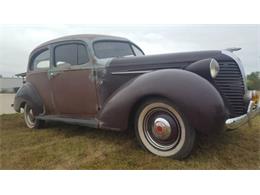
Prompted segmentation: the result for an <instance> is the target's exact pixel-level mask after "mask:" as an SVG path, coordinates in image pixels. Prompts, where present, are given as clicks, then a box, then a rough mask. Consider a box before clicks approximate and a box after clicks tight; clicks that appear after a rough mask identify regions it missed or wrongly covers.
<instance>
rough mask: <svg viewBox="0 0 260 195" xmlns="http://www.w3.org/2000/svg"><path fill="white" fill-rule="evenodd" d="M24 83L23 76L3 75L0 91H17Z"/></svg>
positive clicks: (0, 79) (0, 81) (0, 80)
mask: <svg viewBox="0 0 260 195" xmlns="http://www.w3.org/2000/svg"><path fill="white" fill-rule="evenodd" d="M22 85H23V79H22V78H15V77H9V78H8V77H2V78H0V93H13V92H16V91H17V90H18V89H19V88H20V87H21V86H22Z"/></svg>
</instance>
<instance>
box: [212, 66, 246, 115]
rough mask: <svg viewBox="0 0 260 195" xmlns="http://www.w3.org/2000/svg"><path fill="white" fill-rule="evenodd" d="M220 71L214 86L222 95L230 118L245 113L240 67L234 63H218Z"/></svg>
mask: <svg viewBox="0 0 260 195" xmlns="http://www.w3.org/2000/svg"><path fill="white" fill-rule="evenodd" d="M219 65H220V71H219V74H218V76H217V77H216V78H215V84H216V87H217V89H218V90H219V92H220V94H221V95H222V97H223V99H224V101H225V104H226V106H227V107H228V110H229V112H230V116H231V117H237V116H240V115H243V114H245V113H246V105H245V102H244V95H245V83H244V78H243V75H242V73H241V70H240V67H239V66H238V64H237V63H236V62H235V61H227V62H221V61H220V62H219Z"/></svg>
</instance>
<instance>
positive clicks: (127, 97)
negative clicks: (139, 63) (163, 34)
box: [99, 69, 226, 133]
mask: <svg viewBox="0 0 260 195" xmlns="http://www.w3.org/2000/svg"><path fill="white" fill-rule="evenodd" d="M151 95H156V96H161V97H165V98H167V99H169V100H170V101H171V102H172V103H173V104H174V105H176V106H177V107H178V108H179V109H180V111H181V112H183V114H184V115H185V116H186V118H187V119H188V121H189V122H190V124H191V125H192V127H193V128H195V129H197V130H199V131H201V132H205V133H209V132H216V131H219V130H222V129H223V128H224V123H225V118H226V111H225V106H224V102H223V99H222V97H221V95H220V94H219V93H218V91H217V90H216V89H215V88H214V86H213V85H212V84H210V83H209V82H208V81H207V80H206V79H204V78H202V77H200V76H199V75H197V74H195V73H192V72H188V71H185V70H179V69H178V70H177V69H170V70H169V69H168V70H158V71H153V72H150V73H146V74H143V75H140V76H139V77H137V78H135V79H133V80H131V81H129V82H128V83H127V84H125V85H123V86H122V87H121V88H120V89H118V90H117V91H116V92H115V93H114V94H113V95H112V96H111V97H110V98H109V100H108V101H107V103H106V104H105V106H104V108H103V110H102V111H101V113H100V115H99V119H100V121H101V123H100V126H101V127H103V128H110V129H121V130H125V129H127V127H128V125H129V124H128V122H129V117H130V116H129V115H130V112H131V109H132V108H133V106H135V104H136V103H137V102H138V101H139V100H140V99H142V98H143V97H149V96H151Z"/></svg>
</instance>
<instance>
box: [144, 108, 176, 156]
mask: <svg viewBox="0 0 260 195" xmlns="http://www.w3.org/2000/svg"><path fill="white" fill-rule="evenodd" d="M158 111H163V112H167V113H168V114H169V116H170V117H172V118H173V120H175V122H176V123H177V126H178V129H177V131H178V137H177V138H176V140H175V141H174V142H173V143H171V144H167V145H162V144H160V143H157V142H156V141H155V140H154V138H152V136H151V135H150V132H149V130H148V124H147V123H148V120H149V117H150V116H151V115H152V114H153V113H155V112H158ZM174 118H175V116H174V115H173V114H172V113H171V112H170V111H169V110H168V109H162V108H153V109H152V110H150V112H148V113H147V114H146V115H145V116H144V125H143V129H144V132H145V136H146V138H148V141H149V142H150V143H151V144H152V146H154V147H155V148H156V149H160V150H162V151H168V150H170V149H173V148H174V147H175V146H176V144H178V142H179V138H180V136H181V135H180V134H181V132H180V125H179V123H178V120H177V121H176V119H174Z"/></svg>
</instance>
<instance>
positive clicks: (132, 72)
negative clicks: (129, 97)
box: [111, 70, 152, 75]
mask: <svg viewBox="0 0 260 195" xmlns="http://www.w3.org/2000/svg"><path fill="white" fill-rule="evenodd" d="M149 72H152V70H140V71H122V72H112V73H111V74H112V75H122V74H144V73H149Z"/></svg>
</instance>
